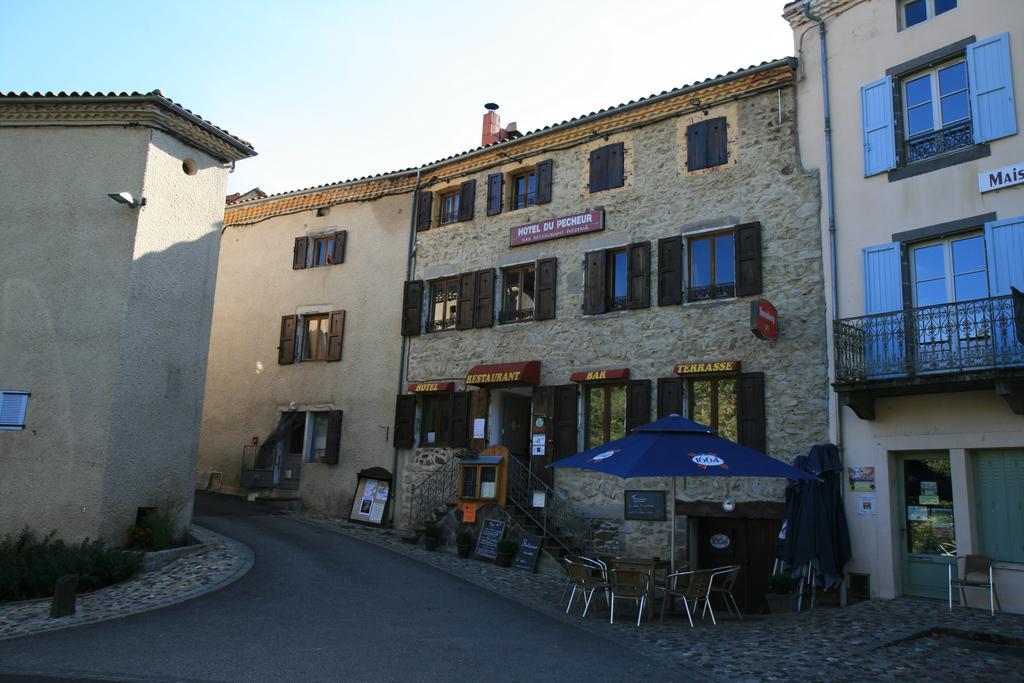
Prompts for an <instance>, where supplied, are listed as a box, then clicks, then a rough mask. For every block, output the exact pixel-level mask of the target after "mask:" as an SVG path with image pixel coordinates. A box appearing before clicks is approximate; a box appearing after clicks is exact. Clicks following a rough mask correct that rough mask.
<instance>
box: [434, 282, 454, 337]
mask: <svg viewBox="0 0 1024 683" xmlns="http://www.w3.org/2000/svg"><path fill="white" fill-rule="evenodd" d="M458 301H459V278H458V277H448V278H443V279H440V280H434V281H433V282H431V283H430V321H429V323H428V327H427V331H428V332H439V331H441V330H454V329H455V315H456V313H457V312H458Z"/></svg>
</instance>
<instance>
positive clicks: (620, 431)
mask: <svg viewBox="0 0 1024 683" xmlns="http://www.w3.org/2000/svg"><path fill="white" fill-rule="evenodd" d="M608 391H609V392H610V393H611V399H610V403H611V406H610V407H611V415H609V417H608V440H609V441H614V440H615V439H621V438H622V437H624V436H625V435H626V387H624V386H621V385H620V386H614V387H609V388H608Z"/></svg>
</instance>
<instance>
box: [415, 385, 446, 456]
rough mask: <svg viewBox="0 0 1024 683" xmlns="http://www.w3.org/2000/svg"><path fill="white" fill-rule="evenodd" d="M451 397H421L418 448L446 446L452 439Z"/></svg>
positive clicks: (444, 395) (440, 395)
mask: <svg viewBox="0 0 1024 683" xmlns="http://www.w3.org/2000/svg"><path fill="white" fill-rule="evenodd" d="M451 423H452V395H451V394H438V395H436V396H424V397H423V413H422V417H421V419H420V446H447V445H448V444H449V443H451V438H452V429H451Z"/></svg>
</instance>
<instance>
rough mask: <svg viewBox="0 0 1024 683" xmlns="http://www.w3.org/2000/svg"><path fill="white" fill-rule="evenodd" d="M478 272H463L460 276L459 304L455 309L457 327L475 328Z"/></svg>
mask: <svg viewBox="0 0 1024 683" xmlns="http://www.w3.org/2000/svg"><path fill="white" fill-rule="evenodd" d="M475 284H476V273H463V274H462V275H460V276H459V296H458V298H457V299H456V301H457V303H458V306H457V307H456V309H455V329H458V330H469V329H472V328H473V307H474V303H475V302H474V299H473V292H474V289H475V288H474V285H475Z"/></svg>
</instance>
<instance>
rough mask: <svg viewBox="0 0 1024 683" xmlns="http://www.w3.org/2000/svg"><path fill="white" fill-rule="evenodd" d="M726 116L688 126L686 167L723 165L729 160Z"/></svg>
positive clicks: (700, 167)
mask: <svg viewBox="0 0 1024 683" xmlns="http://www.w3.org/2000/svg"><path fill="white" fill-rule="evenodd" d="M726 130H727V125H726V120H725V117H724V116H722V117H719V118H715V119H707V120H705V121H699V122H697V123H694V124H691V125H689V126H687V127H686V168H687V169H689V170H691V171H698V170H700V169H702V168H713V167H715V166H721V165H722V164H725V163H727V162H728V161H729V145H728V140H727V137H726Z"/></svg>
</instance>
